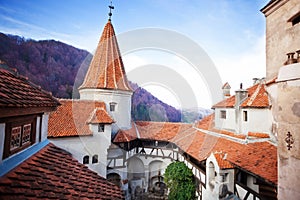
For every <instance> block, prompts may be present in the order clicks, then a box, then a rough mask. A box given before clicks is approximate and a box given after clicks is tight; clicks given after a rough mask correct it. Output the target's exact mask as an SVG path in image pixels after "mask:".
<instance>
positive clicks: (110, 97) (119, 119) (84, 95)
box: [79, 89, 132, 129]
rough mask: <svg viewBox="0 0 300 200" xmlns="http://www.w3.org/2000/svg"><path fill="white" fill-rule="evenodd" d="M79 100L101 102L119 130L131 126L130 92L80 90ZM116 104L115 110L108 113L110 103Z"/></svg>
mask: <svg viewBox="0 0 300 200" xmlns="http://www.w3.org/2000/svg"><path fill="white" fill-rule="evenodd" d="M79 93H80V99H85V100H98V101H103V102H104V103H105V105H106V110H107V112H108V113H109V114H110V115H111V116H112V117H113V119H114V120H115V122H116V125H117V126H118V127H119V128H121V129H128V128H130V126H131V96H132V92H129V91H118V90H103V89H81V90H80V91H79ZM112 102H113V103H117V104H116V110H115V111H114V112H110V110H109V108H110V107H109V105H110V103H112Z"/></svg>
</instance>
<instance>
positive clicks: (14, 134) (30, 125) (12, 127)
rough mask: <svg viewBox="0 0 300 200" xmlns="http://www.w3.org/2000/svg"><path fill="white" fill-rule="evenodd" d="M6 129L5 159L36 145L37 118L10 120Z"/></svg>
mask: <svg viewBox="0 0 300 200" xmlns="http://www.w3.org/2000/svg"><path fill="white" fill-rule="evenodd" d="M5 127H6V128H5V142H4V143H5V147H4V152H3V158H7V157H9V156H11V155H13V154H15V153H17V152H19V151H21V150H23V149H25V148H27V147H29V146H30V145H32V144H34V143H35V135H36V116H27V117H18V118H12V119H8V120H7V122H6V125H5Z"/></svg>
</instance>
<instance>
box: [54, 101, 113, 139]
mask: <svg viewBox="0 0 300 200" xmlns="http://www.w3.org/2000/svg"><path fill="white" fill-rule="evenodd" d="M60 103H61V106H59V107H58V109H57V110H56V111H55V112H52V113H51V114H50V116H49V123H48V137H68V136H84V135H92V132H91V130H90V129H89V125H88V121H89V120H91V114H92V113H93V111H95V110H97V109H99V112H98V113H97V111H96V116H95V117H96V118H95V119H94V120H96V121H98V122H103V123H110V122H111V121H112V119H111V118H109V117H110V116H109V115H108V114H107V113H106V111H105V110H106V108H105V104H104V103H103V102H100V101H90V100H60ZM101 110H103V111H101ZM97 114H98V115H97ZM101 116H103V117H104V118H103V119H101ZM92 117H93V116H92ZM102 120H103V121H102Z"/></svg>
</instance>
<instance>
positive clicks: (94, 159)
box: [92, 154, 99, 164]
mask: <svg viewBox="0 0 300 200" xmlns="http://www.w3.org/2000/svg"><path fill="white" fill-rule="evenodd" d="M98 162H99V156H98V155H97V154H95V155H93V157H92V164H96V163H98Z"/></svg>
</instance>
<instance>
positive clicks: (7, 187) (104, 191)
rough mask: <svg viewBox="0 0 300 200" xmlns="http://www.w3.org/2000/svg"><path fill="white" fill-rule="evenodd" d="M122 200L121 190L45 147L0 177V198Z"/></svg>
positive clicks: (50, 146)
mask: <svg viewBox="0 0 300 200" xmlns="http://www.w3.org/2000/svg"><path fill="white" fill-rule="evenodd" d="M38 198H43V199H91V198H93V199H94V198H95V199H124V196H123V194H122V191H121V189H120V188H119V187H118V186H116V185H114V184H112V183H110V182H108V181H107V180H105V179H104V178H102V177H100V176H99V175H97V173H95V172H93V171H91V170H89V169H88V168H87V167H86V166H85V165H83V164H81V163H79V162H78V161H76V160H75V159H73V158H72V156H71V154H70V153H68V152H66V151H64V150H62V149H60V148H58V147H56V146H55V145H53V144H51V143H50V144H48V145H47V146H46V147H44V148H43V149H42V150H40V151H39V152H38V153H36V154H34V155H33V156H31V157H30V158H29V159H27V160H26V161H24V162H23V163H22V164H20V165H19V166H17V167H16V168H15V169H13V170H11V171H10V172H9V173H7V174H6V175H4V176H3V177H1V178H0V199H38Z"/></svg>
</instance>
